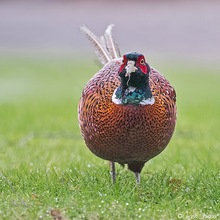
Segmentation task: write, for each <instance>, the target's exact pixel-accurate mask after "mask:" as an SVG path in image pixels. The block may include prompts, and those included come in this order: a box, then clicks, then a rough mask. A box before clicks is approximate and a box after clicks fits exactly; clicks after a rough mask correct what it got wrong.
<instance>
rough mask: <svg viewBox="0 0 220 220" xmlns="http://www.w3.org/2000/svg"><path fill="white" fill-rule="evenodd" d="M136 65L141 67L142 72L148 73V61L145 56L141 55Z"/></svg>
mask: <svg viewBox="0 0 220 220" xmlns="http://www.w3.org/2000/svg"><path fill="white" fill-rule="evenodd" d="M136 66H137V67H139V68H140V70H141V72H142V73H144V74H147V72H148V69H147V65H146V61H145V59H144V56H139V57H138V59H137V62H136Z"/></svg>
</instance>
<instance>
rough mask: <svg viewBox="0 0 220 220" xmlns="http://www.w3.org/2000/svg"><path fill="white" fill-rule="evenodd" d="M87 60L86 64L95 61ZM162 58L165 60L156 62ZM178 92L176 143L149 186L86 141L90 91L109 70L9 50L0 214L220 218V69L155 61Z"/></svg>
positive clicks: (0, 145) (1, 100)
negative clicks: (83, 131) (84, 113)
mask: <svg viewBox="0 0 220 220" xmlns="http://www.w3.org/2000/svg"><path fill="white" fill-rule="evenodd" d="M85 64H86V65H85ZM154 66H155V65H154ZM155 67H156V68H157V69H160V70H161V71H162V72H163V73H164V75H165V76H166V77H167V78H168V79H169V80H170V81H171V82H172V84H173V85H174V86H175V88H176V91H177V104H178V123H177V127H176V131H175V134H174V137H173V139H172V141H171V142H170V144H169V146H168V148H167V149H166V150H165V151H164V152H163V153H162V154H160V155H159V156H157V157H156V158H155V159H153V160H151V161H149V162H148V163H147V164H146V166H145V168H144V169H143V171H142V174H141V185H140V187H137V186H136V185H135V179H134V177H133V175H132V173H130V172H129V171H127V170H126V169H122V168H121V167H120V166H117V173H118V176H117V182H116V184H115V185H112V184H111V181H110V175H109V169H108V168H109V167H108V162H106V161H104V160H101V159H99V158H97V157H95V156H94V155H93V154H92V153H91V152H90V151H89V150H88V149H87V148H86V146H85V144H84V142H83V140H82V138H81V135H80V132H79V128H78V123H77V103H78V100H79V97H80V93H81V90H82V89H83V87H84V85H85V83H86V82H87V81H88V79H89V78H91V76H92V75H93V74H94V73H95V72H96V71H97V70H98V69H99V67H97V66H96V65H94V64H93V63H92V62H89V61H88V62H87V61H85V60H84V61H83V62H82V61H79V60H74V59H73V60H70V59H32V58H1V59H0V117H1V120H0V219H52V216H51V210H52V215H53V217H54V218H57V219H58V215H59V212H60V213H61V215H62V217H63V219H93V220H96V219H103V220H104V219H201V218H203V219H219V218H220V212H219V210H220V205H219V198H220V187H219V185H220V171H219V167H220V161H219V155H220V150H219V149H220V138H219V130H220V115H219V112H220V101H219V97H220V87H219V82H220V74H219V72H218V70H216V69H214V68H205V67H197V66H193V65H192V66H187V65H182V64H179V65H178V64H175V65H173V64H172V65H171V64H170V65H168V64H167V65H163V64H161V66H159V67H158V66H155Z"/></svg>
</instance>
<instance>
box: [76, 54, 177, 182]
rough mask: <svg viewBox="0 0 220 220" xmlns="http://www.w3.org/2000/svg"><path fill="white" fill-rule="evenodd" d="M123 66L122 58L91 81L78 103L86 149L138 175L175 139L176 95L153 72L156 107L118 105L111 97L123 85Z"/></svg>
mask: <svg viewBox="0 0 220 220" xmlns="http://www.w3.org/2000/svg"><path fill="white" fill-rule="evenodd" d="M121 64H122V58H116V59H113V60H111V61H110V62H108V63H107V64H106V65H105V66H104V67H103V68H102V69H101V70H100V71H99V72H98V73H96V74H95V75H94V76H93V77H92V79H90V80H89V82H88V83H87V85H86V86H85V88H84V90H83V92H82V96H81V99H80V102H79V107H78V110H79V125H80V128H81V132H82V135H83V138H84V140H85V143H86V145H87V146H88V148H89V149H90V150H91V151H92V152H93V153H94V154H95V155H97V156H98V157H100V158H103V159H105V160H109V161H112V162H118V163H120V164H128V168H129V169H130V170H132V171H133V172H135V173H136V174H139V173H140V172H141V170H142V168H143V166H144V164H145V163H146V162H147V161H148V160H150V159H151V158H153V157H155V156H156V155H158V154H159V153H160V152H161V151H163V150H164V149H165V147H166V146H167V144H168V143H169V141H170V139H171V137H172V134H173V131H174V128H175V122H176V104H175V101H176V94H175V90H174V89H173V87H172V86H171V85H170V83H169V82H168V81H167V80H166V79H165V78H164V77H163V76H162V75H161V74H160V73H159V72H158V71H157V70H155V69H153V68H151V69H150V73H149V85H150V90H151V92H152V95H153V97H154V99H155V103H154V104H152V105H132V104H127V105H122V104H115V103H114V102H113V101H112V96H113V93H114V91H115V89H116V88H117V87H118V86H119V85H120V77H119V68H120V66H121ZM113 165H114V163H113ZM113 172H114V171H113ZM113 175H115V174H114V173H113ZM113 179H114V176H113ZM137 181H138V177H137Z"/></svg>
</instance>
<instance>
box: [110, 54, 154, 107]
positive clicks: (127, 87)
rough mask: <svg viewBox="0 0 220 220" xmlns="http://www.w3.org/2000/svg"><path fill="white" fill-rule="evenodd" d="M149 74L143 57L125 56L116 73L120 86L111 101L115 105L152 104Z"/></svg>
mask: <svg viewBox="0 0 220 220" xmlns="http://www.w3.org/2000/svg"><path fill="white" fill-rule="evenodd" d="M149 73H150V66H149V64H148V63H147V62H146V60H145V57H144V55H142V54H139V53H137V52H131V53H127V54H125V55H124V56H123V60H122V64H121V66H120V67H119V71H118V74H119V76H120V80H121V85H120V86H119V87H118V88H117V89H116V90H115V92H114V94H113V97H112V101H113V102H114V103H116V104H134V105H138V104H140V105H146V104H153V103H154V98H153V96H152V93H151V91H150V86H149Z"/></svg>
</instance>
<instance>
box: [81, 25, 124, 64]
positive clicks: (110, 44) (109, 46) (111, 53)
mask: <svg viewBox="0 0 220 220" xmlns="http://www.w3.org/2000/svg"><path fill="white" fill-rule="evenodd" d="M113 26H114V25H109V26H108V27H107V29H106V31H105V34H104V36H101V37H100V38H99V37H97V36H96V35H95V34H94V33H93V32H92V31H90V30H89V29H88V28H87V27H86V26H82V27H81V30H82V32H83V33H85V35H86V37H87V38H88V40H89V41H90V43H91V44H92V46H93V47H94V49H95V52H96V54H97V56H98V58H99V60H100V62H101V63H102V64H103V65H105V64H106V63H108V62H109V61H111V60H112V59H115V58H118V57H120V52H119V48H118V46H117V44H116V43H115V42H114V40H113V37H112V27H113Z"/></svg>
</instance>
